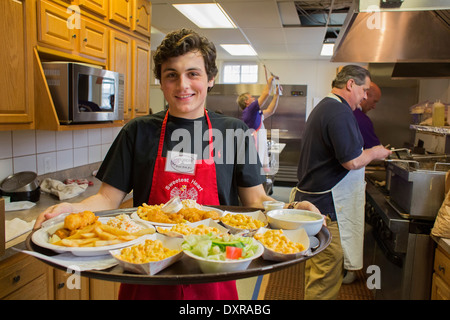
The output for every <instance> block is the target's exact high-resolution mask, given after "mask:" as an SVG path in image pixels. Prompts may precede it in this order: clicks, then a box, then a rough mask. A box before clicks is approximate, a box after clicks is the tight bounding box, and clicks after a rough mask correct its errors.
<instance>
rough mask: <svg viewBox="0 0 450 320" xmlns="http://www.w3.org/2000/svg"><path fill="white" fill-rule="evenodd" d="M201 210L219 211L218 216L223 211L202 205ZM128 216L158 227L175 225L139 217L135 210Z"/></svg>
mask: <svg viewBox="0 0 450 320" xmlns="http://www.w3.org/2000/svg"><path fill="white" fill-rule="evenodd" d="M201 210H203V211H209V210H211V211H216V212H218V213H219V216H222V215H223V211H222V210H220V209H217V208H213V207H207V206H202V209H201ZM130 217H131V219H133V220H137V221H143V222H146V223H150V224H152V225H154V226H159V227H173V226H174V225H176V223H162V222H154V221H148V220H144V219H142V218H141V217H139V215H138V214H137V211H135V212H133V213H132V214H131V215H130Z"/></svg>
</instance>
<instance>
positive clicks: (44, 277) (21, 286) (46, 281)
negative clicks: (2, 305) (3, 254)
mask: <svg viewBox="0 0 450 320" xmlns="http://www.w3.org/2000/svg"><path fill="white" fill-rule="evenodd" d="M52 283H53V278H52V271H51V268H50V267H48V266H47V265H46V264H44V263H43V262H41V261H39V260H37V259H35V258H33V257H31V256H29V255H26V254H24V253H18V254H15V255H13V256H12V257H10V258H8V259H6V260H4V261H2V262H0V299H2V300H16V299H20V300H38V299H39V300H47V299H53V290H52Z"/></svg>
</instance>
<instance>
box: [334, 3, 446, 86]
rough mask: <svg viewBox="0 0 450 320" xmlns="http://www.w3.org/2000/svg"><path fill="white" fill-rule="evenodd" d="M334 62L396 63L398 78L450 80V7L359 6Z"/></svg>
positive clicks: (338, 43) (354, 9)
mask: <svg viewBox="0 0 450 320" xmlns="http://www.w3.org/2000/svg"><path fill="white" fill-rule="evenodd" d="M331 61H333V62H354V63H368V62H383V63H396V64H398V68H394V72H395V69H397V74H396V75H394V77H397V78H402V77H414V76H415V74H416V77H419V78H420V77H437V78H448V77H450V2H449V1H448V0H403V1H402V0H377V1H374V0H361V1H356V0H355V1H354V2H353V5H352V8H350V10H349V13H348V16H347V19H346V21H345V22H344V25H343V27H342V29H341V31H340V33H339V37H338V38H337V40H336V44H335V52H334V55H333V56H332V58H331ZM419 68H420V71H419ZM415 69H417V72H416V71H415Z"/></svg>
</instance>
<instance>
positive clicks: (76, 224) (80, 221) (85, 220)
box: [64, 211, 98, 230]
mask: <svg viewBox="0 0 450 320" xmlns="http://www.w3.org/2000/svg"><path fill="white" fill-rule="evenodd" d="M97 219H98V217H97V216H96V215H95V214H94V213H93V212H92V211H83V212H80V213H71V214H69V215H68V216H67V217H66V218H65V219H64V228H66V229H69V230H77V229H81V228H84V227H86V226H88V225H91V224H93V223H94V222H95V221H97Z"/></svg>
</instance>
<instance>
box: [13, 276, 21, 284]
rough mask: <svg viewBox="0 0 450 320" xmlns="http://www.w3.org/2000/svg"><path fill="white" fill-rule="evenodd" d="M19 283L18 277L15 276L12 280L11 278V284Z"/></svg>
mask: <svg viewBox="0 0 450 320" xmlns="http://www.w3.org/2000/svg"><path fill="white" fill-rule="evenodd" d="M19 281H20V275H17V276H15V277H14V278H13V282H14V283H17V282H19Z"/></svg>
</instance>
